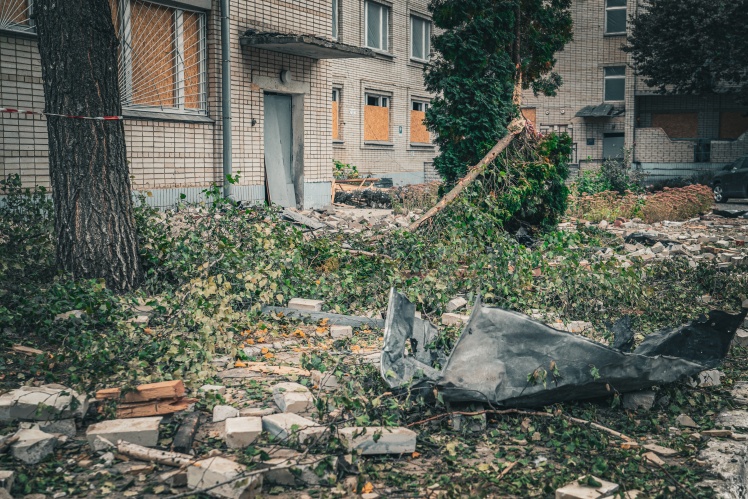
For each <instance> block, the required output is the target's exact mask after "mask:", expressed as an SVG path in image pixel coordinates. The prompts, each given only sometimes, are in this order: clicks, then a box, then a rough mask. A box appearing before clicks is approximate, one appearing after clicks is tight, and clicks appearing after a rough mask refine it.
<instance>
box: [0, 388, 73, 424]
mask: <svg viewBox="0 0 748 499" xmlns="http://www.w3.org/2000/svg"><path fill="white" fill-rule="evenodd" d="M86 412H88V399H87V398H86V396H85V395H81V394H79V393H77V392H75V391H73V390H70V389H68V388H65V387H64V386H61V385H45V386H40V387H34V386H23V387H21V388H18V389H17V390H13V391H11V392H8V393H5V394H3V395H2V396H0V421H14V420H21V421H53V420H58V419H70V418H75V417H78V418H82V417H83V416H84V415H85V414H86Z"/></svg>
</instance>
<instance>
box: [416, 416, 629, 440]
mask: <svg viewBox="0 0 748 499" xmlns="http://www.w3.org/2000/svg"><path fill="white" fill-rule="evenodd" d="M453 414H458V415H461V416H480V415H481V414H493V415H498V416H501V415H507V414H516V415H519V416H539V417H544V418H555V417H556V416H560V417H562V418H565V419H566V420H568V421H570V422H572V423H574V424H577V425H580V426H589V427H591V428H594V429H596V430H599V431H602V432H605V433H607V434H609V435H613V436H614V437H617V438H620V439H621V440H626V441H627V442H635V440H634V439H633V438H631V437H629V436H626V435H624V434H623V433H621V432H618V431H616V430H613V429H610V428H608V427H607V426H603V425H601V424H598V423H593V422H592V421H587V420H586V419H580V418H575V417H572V416H567V415H565V414H553V413H548V412H538V411H523V410H520V409H506V410H503V411H496V410H490V409H487V410H485V411H477V412H458V411H455V412H445V413H444V414H437V415H436V416H431V417H430V418H426V419H423V420H421V421H416V422H415V423H410V424H409V425H407V426H408V428H410V427H411V426H416V425H421V424H424V423H428V422H429V421H435V420H437V419H442V418H446V417H449V416H451V415H453Z"/></svg>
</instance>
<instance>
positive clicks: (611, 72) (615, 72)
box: [605, 66, 626, 76]
mask: <svg viewBox="0 0 748 499" xmlns="http://www.w3.org/2000/svg"><path fill="white" fill-rule="evenodd" d="M625 74H626V66H613V67H610V68H605V76H624V75H625Z"/></svg>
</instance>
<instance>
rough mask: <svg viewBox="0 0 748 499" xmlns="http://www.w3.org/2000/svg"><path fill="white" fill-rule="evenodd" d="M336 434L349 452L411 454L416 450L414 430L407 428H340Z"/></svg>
mask: <svg viewBox="0 0 748 499" xmlns="http://www.w3.org/2000/svg"><path fill="white" fill-rule="evenodd" d="M338 436H339V437H340V439H341V440H342V441H343V442H344V444H345V446H346V447H347V448H348V451H349V452H354V451H355V452H357V453H360V454H362V455H364V456H368V455H372V454H411V453H413V452H415V450H416V432H414V431H413V430H409V429H407V428H384V427H367V428H355V427H354V428H341V429H339V430H338Z"/></svg>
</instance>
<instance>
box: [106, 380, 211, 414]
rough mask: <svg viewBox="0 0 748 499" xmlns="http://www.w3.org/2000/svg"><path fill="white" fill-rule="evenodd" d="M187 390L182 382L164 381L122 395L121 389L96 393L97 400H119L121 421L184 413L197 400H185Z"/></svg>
mask: <svg viewBox="0 0 748 499" xmlns="http://www.w3.org/2000/svg"><path fill="white" fill-rule="evenodd" d="M185 393H186V389H185V387H184V383H183V382H182V381H181V380H176V381H163V382H161V383H150V384H146V385H140V386H137V387H135V390H134V391H129V392H125V393H124V394H123V393H122V390H121V389H120V388H107V389H105V390H99V391H98V392H96V399H97V400H117V401H121V402H122V403H120V404H118V405H117V417H118V418H120V419H127V418H143V417H152V416H164V415H166V414H173V413H175V412H180V411H184V410H185V409H187V408H188V407H189V406H190V405H191V404H194V403H195V402H197V400H195V399H188V398H185V397H184V395H185Z"/></svg>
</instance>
